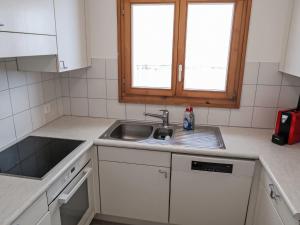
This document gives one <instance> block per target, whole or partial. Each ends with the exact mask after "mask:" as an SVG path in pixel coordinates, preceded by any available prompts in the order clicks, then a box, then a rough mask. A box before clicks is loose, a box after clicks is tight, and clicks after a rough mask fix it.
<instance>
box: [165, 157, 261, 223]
mask: <svg viewBox="0 0 300 225" xmlns="http://www.w3.org/2000/svg"><path fill="white" fill-rule="evenodd" d="M254 168H255V161H254V160H242V159H227V158H213V157H202V156H189V155H180V154H173V155H172V177H171V197H170V223H171V224H180V225H244V224H245V219H246V213H247V207H248V201H249V195H250V189H251V184H252V178H253V174H254Z"/></svg>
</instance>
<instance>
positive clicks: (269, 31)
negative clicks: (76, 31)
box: [87, 0, 291, 62]
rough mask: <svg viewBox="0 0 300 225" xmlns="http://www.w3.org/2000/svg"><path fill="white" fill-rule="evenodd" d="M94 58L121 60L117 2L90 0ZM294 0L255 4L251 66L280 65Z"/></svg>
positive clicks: (249, 52) (261, 0) (262, 0)
mask: <svg viewBox="0 0 300 225" xmlns="http://www.w3.org/2000/svg"><path fill="white" fill-rule="evenodd" d="M87 1H88V12H89V21H90V23H89V26H90V44H91V54H92V58H117V15H116V1H115V0H87ZM290 3H291V0H253V3H252V15H251V21H250V31H249V40H248V50H247V61H248V62H280V58H281V52H282V48H283V43H284V38H285V35H284V34H285V33H286V32H285V30H286V28H287V25H288V17H289V16H288V15H289V13H290V11H289V10H290Z"/></svg>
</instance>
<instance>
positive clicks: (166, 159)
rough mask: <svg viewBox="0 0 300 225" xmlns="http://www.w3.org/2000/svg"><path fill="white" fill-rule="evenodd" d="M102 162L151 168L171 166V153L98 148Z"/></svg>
mask: <svg viewBox="0 0 300 225" xmlns="http://www.w3.org/2000/svg"><path fill="white" fill-rule="evenodd" d="M98 156H99V160H100V161H111V162H123V163H132V164H140V165H150V166H161V167H170V166H171V153H169V152H156V151H147V150H139V149H128V148H115V147H103V146H99V147H98Z"/></svg>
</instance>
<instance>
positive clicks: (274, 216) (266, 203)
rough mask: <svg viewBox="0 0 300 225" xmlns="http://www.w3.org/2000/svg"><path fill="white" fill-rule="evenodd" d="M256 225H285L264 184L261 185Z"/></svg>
mask: <svg viewBox="0 0 300 225" xmlns="http://www.w3.org/2000/svg"><path fill="white" fill-rule="evenodd" d="M254 225H284V224H283V222H282V220H281V218H280V216H279V215H278V213H277V211H276V209H275V208H274V206H273V204H272V199H271V198H270V197H269V194H268V193H267V192H266V191H265V189H264V187H263V186H262V185H260V186H259V192H258V196H257V203H256V211H255V219H254Z"/></svg>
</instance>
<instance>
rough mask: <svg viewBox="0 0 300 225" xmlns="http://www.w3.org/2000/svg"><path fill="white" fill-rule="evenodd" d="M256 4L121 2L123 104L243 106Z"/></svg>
mask: <svg viewBox="0 0 300 225" xmlns="http://www.w3.org/2000/svg"><path fill="white" fill-rule="evenodd" d="M250 9H251V0H118V43H119V80H120V82H119V91H120V94H119V96H120V101H121V102H133V103H154V104H161V103H164V104H191V105H205V106H208V105H210V106H216V107H227V108H237V107H239V101H240V94H241V86H242V78H243V71H244V61H245V51H246V44H247V34H248V26H249V18H250Z"/></svg>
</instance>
